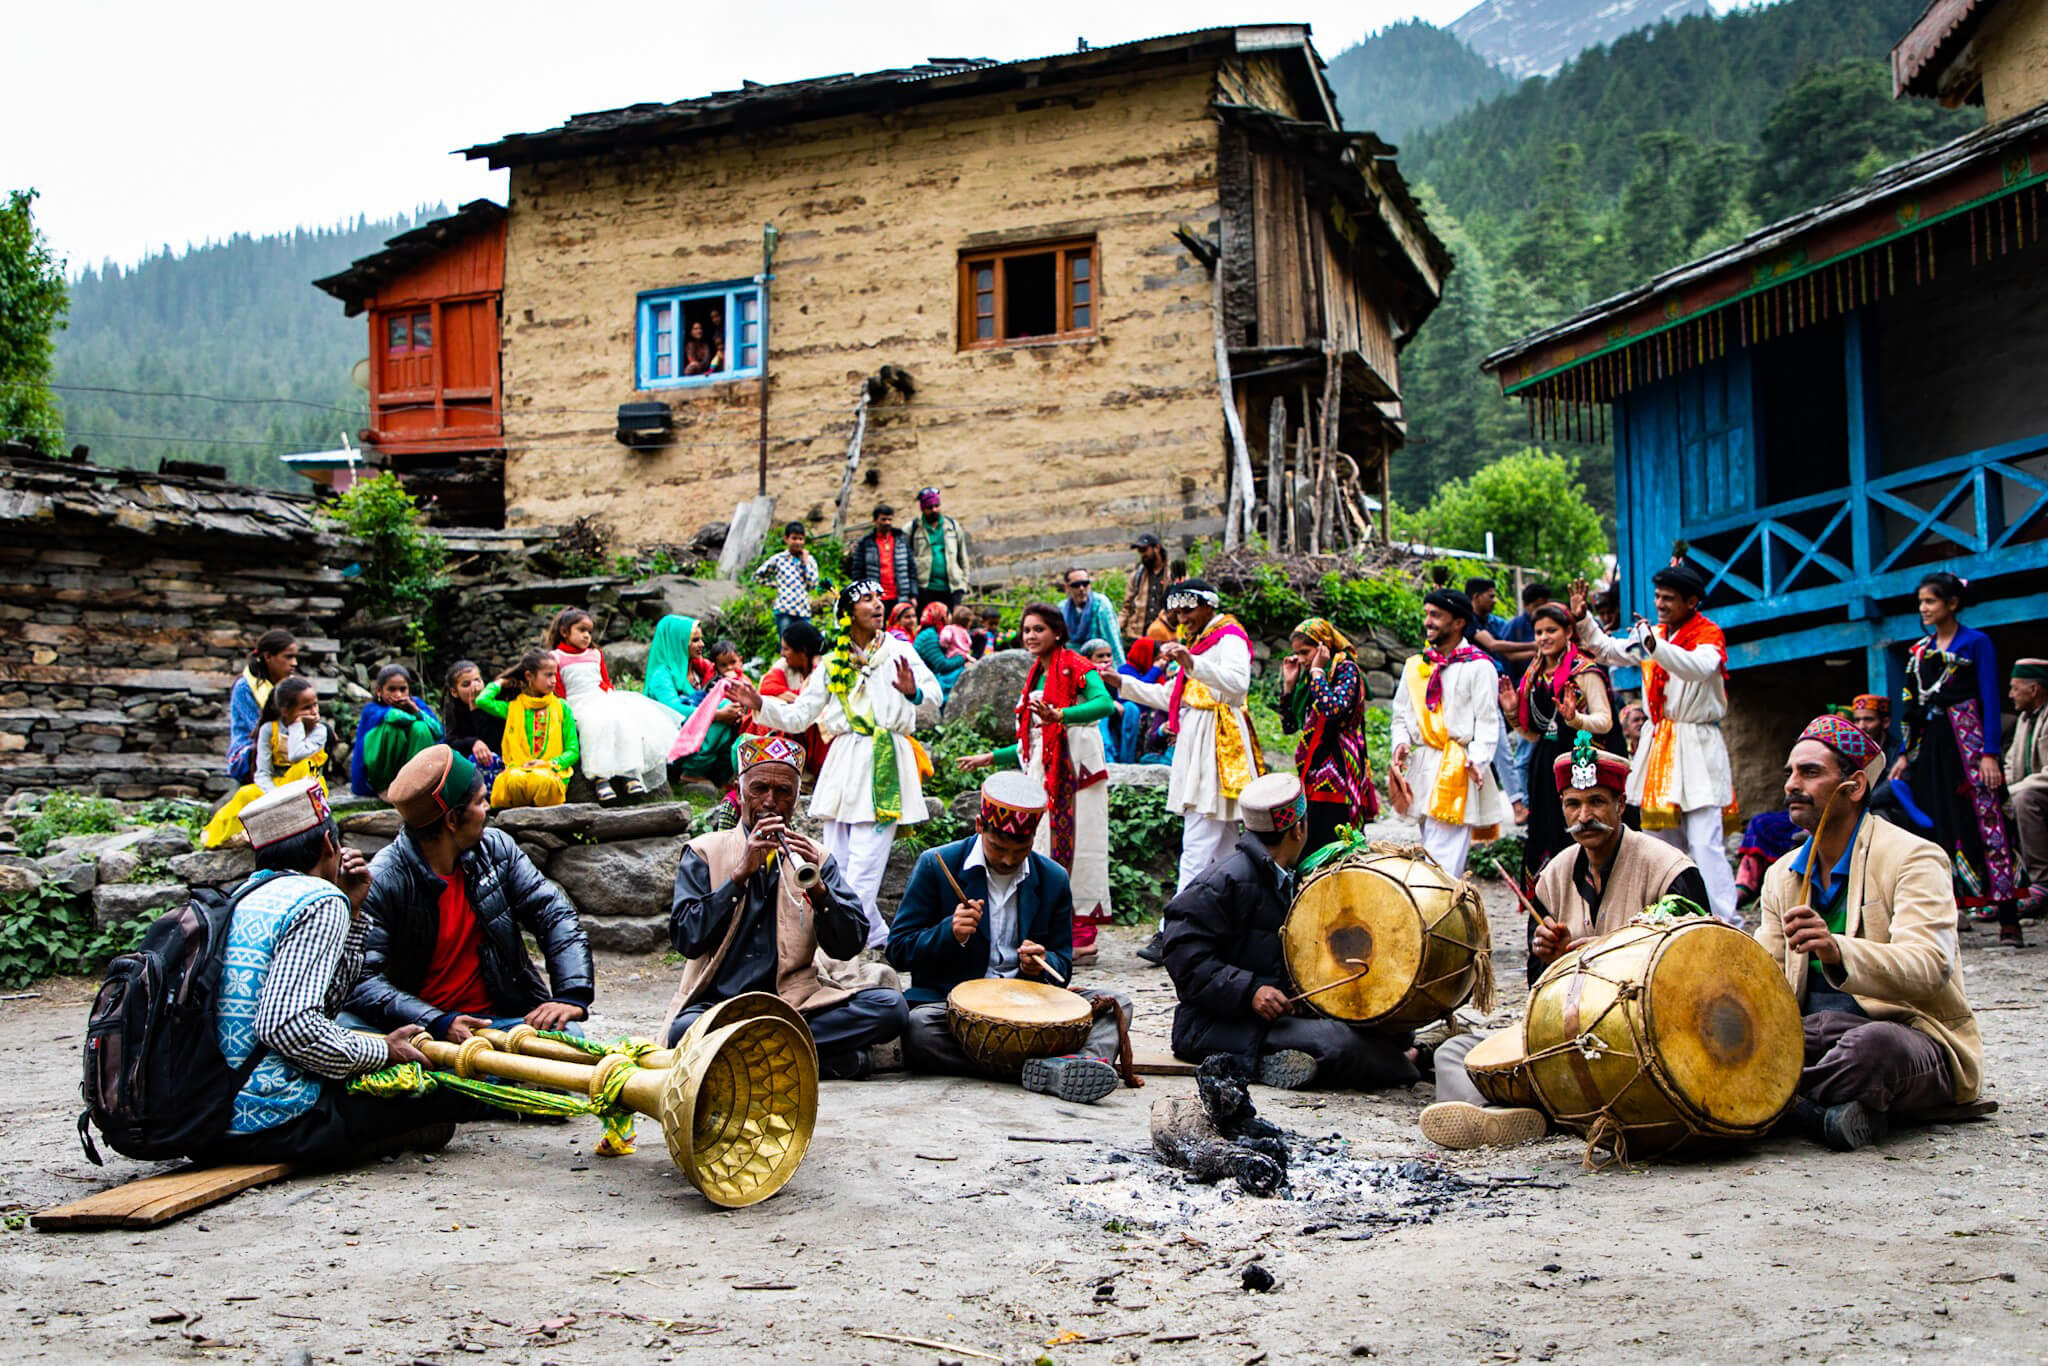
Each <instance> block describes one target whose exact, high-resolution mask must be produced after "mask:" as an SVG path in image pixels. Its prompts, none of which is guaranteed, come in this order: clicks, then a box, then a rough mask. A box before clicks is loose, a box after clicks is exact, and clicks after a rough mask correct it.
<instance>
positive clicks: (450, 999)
mask: <svg viewBox="0 0 2048 1366" xmlns="http://www.w3.org/2000/svg"><path fill="white" fill-rule="evenodd" d="M385 795H386V796H387V797H388V798H389V799H390V801H391V804H392V805H393V806H394V807H396V808H398V817H399V819H400V820H402V821H404V822H405V829H404V830H402V831H400V832H399V836H398V838H397V839H395V840H393V841H392V842H391V843H390V844H389V845H387V846H386V847H385V848H384V849H383V850H382V851H381V852H380V853H379V854H378V855H377V857H376V858H375V859H373V860H372V861H371V863H370V894H369V896H368V897H367V898H365V900H364V902H363V916H364V918H365V920H366V921H367V922H368V931H367V933H366V935H365V937H364V941H363V980H362V981H360V982H358V983H357V984H356V987H355V990H354V991H353V992H351V993H350V994H349V998H348V1008H349V1014H350V1016H351V1020H350V1021H349V1022H350V1023H353V1022H354V1021H355V1020H361V1021H363V1022H365V1023H367V1024H368V1025H369V1026H370V1027H372V1028H375V1029H379V1030H384V1029H392V1028H395V1027H397V1026H399V1025H402V1024H416V1025H423V1026H425V1027H426V1030H427V1032H428V1033H430V1034H432V1035H433V1036H434V1037H435V1038H437V1039H444V1040H446V1041H447V1042H449V1043H462V1042H463V1041H464V1040H466V1039H468V1038H469V1035H470V1032H471V1031H472V1030H474V1029H478V1028H481V1027H483V1026H485V1025H496V1026H498V1027H499V1028H501V1029H503V1028H509V1027H510V1026H512V1025H515V1024H520V1023H525V1024H529V1025H531V1026H533V1027H534V1028H535V1029H571V1030H573V1029H577V1028H578V1026H577V1025H576V1023H575V1022H576V1021H578V1020H581V1019H583V1018H584V1016H585V1015H587V1014H588V1013H589V1010H590V1003H591V1000H592V999H593V997H594V996H595V995H596V989H597V988H596V982H597V979H596V975H595V973H594V972H593V971H592V970H591V964H590V940H589V939H588V938H587V937H586V936H585V934H584V933H583V925H582V923H581V921H579V920H578V919H577V916H576V907H575V906H573V905H572V904H570V901H569V898H568V897H566V896H564V895H562V889H561V888H559V887H557V886H556V885H555V884H554V883H552V882H550V881H548V880H547V878H545V877H543V876H542V875H541V871H540V869H538V868H536V867H534V866H533V862H532V860H530V859H528V858H527V857H526V855H525V854H524V853H522V852H521V851H520V848H519V846H518V845H517V844H515V843H513V840H512V837H511V836H510V835H508V834H506V833H505V832H504V831H503V830H491V829H487V828H486V827H485V824H484V818H485V817H486V816H487V815H488V814H489V811H490V788H489V785H488V784H487V783H485V782H484V780H483V775H482V774H481V773H479V772H478V771H477V767H476V765H475V764H472V763H471V762H470V761H469V757H468V756H467V755H465V754H462V753H459V752H458V751H456V750H454V749H451V748H450V747H448V746H447V745H433V746H430V747H429V748H427V749H423V750H421V751H420V752H419V753H418V754H415V755H414V756H413V757H412V758H411V759H409V760H407V761H406V765H405V767H404V768H402V769H400V770H399V771H398V776H397V777H395V778H393V779H392V780H391V786H390V788H388V789H387V790H386V793H385ZM528 934H530V935H532V936H533V938H534V942H535V943H537V944H539V945H540V950H541V954H542V956H543V957H544V958H546V960H547V965H548V979H547V981H545V982H543V981H542V980H541V975H540V973H539V972H537V971H536V970H535V969H534V966H533V960H532V959H531V958H529V957H527V953H526V943H525V938H524V936H525V935H528Z"/></svg>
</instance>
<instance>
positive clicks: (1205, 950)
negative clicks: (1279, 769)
mask: <svg viewBox="0 0 2048 1366" xmlns="http://www.w3.org/2000/svg"><path fill="white" fill-rule="evenodd" d="M1237 806H1238V810H1239V812H1240V813H1242V815H1243V816H1244V824H1245V833H1244V834H1243V835H1241V836H1239V837H1238V841H1237V845H1236V847H1235V848H1233V849H1232V850H1230V852H1229V853H1228V854H1226V855H1225V856H1224V857H1223V858H1222V859H1221V860H1220V861H1219V862H1216V863H1213V864H1211V865H1210V866H1209V868H1208V871H1206V872H1204V873H1203V874H1202V875H1201V876H1199V877H1197V878H1196V879H1195V880H1194V881H1193V882H1191V883H1189V884H1188V885H1187V887H1185V888H1184V889H1182V890H1181V892H1180V893H1179V894H1178V895H1176V896H1175V897H1174V898H1173V900H1171V901H1169V902H1167V903H1166V915H1165V917H1164V929H1163V931H1162V933H1163V934H1164V936H1165V944H1164V947H1165V951H1166V971H1167V973H1168V974H1169V975H1170V976H1172V978H1173V986H1174V990H1175V991H1177V992H1178V993H1179V994H1180V1005H1179V1006H1178V1007H1177V1008H1176V1009H1175V1010H1174V1012H1173V1055H1174V1056H1175V1057H1177V1058H1181V1059H1183V1060H1185V1061H1187V1062H1193V1063H1199V1062H1202V1061H1204V1060H1206V1059H1208V1058H1211V1057H1213V1056H1215V1055H1216V1054H1218V1053H1231V1054H1235V1055H1237V1056H1239V1057H1243V1058H1248V1059H1250V1060H1252V1062H1253V1063H1254V1071H1253V1076H1254V1077H1256V1078H1257V1079H1258V1080H1259V1081H1260V1082H1261V1083H1263V1084H1265V1085H1267V1086H1280V1087H1286V1088H1288V1089H1293V1088H1296V1087H1301V1086H1307V1085H1308V1084H1309V1083H1310V1082H1312V1081H1321V1082H1322V1083H1323V1084H1324V1085H1326V1086H1356V1087H1359V1088H1361V1089H1371V1088H1375V1087H1381V1086H1406V1085H1407V1084H1408V1083H1409V1082H1412V1081H1416V1080H1419V1079H1420V1076H1421V1074H1420V1073H1418V1072H1417V1071H1416V1070H1415V1062H1414V1059H1413V1056H1412V1055H1411V1054H1410V1053H1409V1052H1408V1040H1407V1039H1405V1038H1403V1037H1401V1036H1398V1035H1394V1034H1390V1033H1387V1032H1385V1031H1383V1030H1377V1029H1371V1028H1367V1027H1364V1026H1360V1025H1354V1024H1348V1023H1346V1022H1345V1021H1343V1020H1332V1019H1326V1018H1325V1017H1323V1016H1321V1015H1318V1014H1316V1013H1315V1012H1314V1011H1313V1010H1312V1009H1311V1008H1310V1007H1309V1006H1308V1005H1306V1004H1305V1003H1292V1004H1290V1003H1289V1001H1288V996H1287V993H1288V990H1289V982H1288V976H1287V966H1286V961H1285V958H1284V955H1283V951H1282V949H1281V945H1280V929H1281V926H1282V925H1284V924H1285V923H1286V921H1287V907H1288V903H1289V902H1290V901H1291V900H1292V899H1293V894H1294V866H1295V865H1296V864H1297V863H1299V862H1300V861H1301V856H1302V853H1303V851H1304V850H1305V849H1307V847H1308V801H1307V798H1306V795H1305V794H1304V793H1303V792H1302V788H1301V780H1300V779H1299V778H1296V777H1295V776H1294V775H1293V774H1291V773H1269V774H1267V775H1266V776H1265V777H1263V778H1259V779H1256V780H1255V781H1253V782H1252V783H1250V784H1248V785H1247V786H1246V787H1245V789H1244V791H1243V792H1241V793H1239V794H1238V799H1237Z"/></svg>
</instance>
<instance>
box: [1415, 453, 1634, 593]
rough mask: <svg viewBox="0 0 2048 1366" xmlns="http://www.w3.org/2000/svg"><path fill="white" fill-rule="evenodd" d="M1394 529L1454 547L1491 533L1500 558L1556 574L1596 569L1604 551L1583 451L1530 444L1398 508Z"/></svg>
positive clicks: (1474, 543) (1475, 545)
mask: <svg viewBox="0 0 2048 1366" xmlns="http://www.w3.org/2000/svg"><path fill="white" fill-rule="evenodd" d="M1395 531H1396V533H1397V534H1398V535H1401V536H1403V537H1405V538H1407V539H1409V540H1416V541H1424V542H1427V543H1429V544H1432V545H1439V546H1449V547H1451V548H1453V549H1457V550H1478V549H1483V548H1484V547H1485V545H1486V536H1487V533H1488V532H1491V533H1492V534H1493V553H1494V558H1495V559H1497V560H1500V561H1502V562H1504V563H1507V564H1519V565H1526V566H1528V567H1529V568H1531V569H1535V570H1537V571H1538V572H1540V573H1542V574H1543V575H1544V576H1546V577H1547V578H1550V579H1551V580H1553V581H1569V580H1571V579H1573V578H1577V577H1579V576H1580V575H1591V574H1592V573H1593V572H1594V571H1595V570H1596V569H1597V568H1598V567H1599V563H1600V556H1601V555H1603V554H1604V553H1606V550H1607V536H1606V533H1605V532H1603V531H1602V530H1601V527H1600V514H1599V513H1597V512H1595V511H1594V510H1593V506H1592V504H1591V503H1590V502H1588V501H1587V498H1586V486H1585V485H1584V483H1582V482H1581V481H1580V478H1579V460H1578V457H1577V456H1563V455H1556V454H1553V453H1552V452H1549V451H1544V450H1538V449H1535V448H1533V447H1531V448H1529V449H1526V450H1523V451H1521V452H1519V453H1517V454H1515V455H1511V456H1509V457H1508V458H1507V459H1505V460H1501V461H1498V462H1497V463H1495V464H1492V465H1489V466H1487V467H1486V468H1485V469H1483V470H1480V471H1479V472H1478V473H1477V474H1474V475H1473V476H1472V477H1471V478H1470V479H1460V480H1455V481H1453V482H1451V483H1449V484H1446V485H1444V487H1443V488H1442V489H1440V490H1438V492H1437V495H1436V497H1435V498H1434V499H1432V500H1431V501H1430V503H1429V505H1428V506H1427V507H1425V508H1423V509H1422V510H1421V511H1420V512H1415V513H1401V512H1397V515H1396V522H1395Z"/></svg>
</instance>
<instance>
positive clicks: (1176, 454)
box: [504, 65, 1225, 576]
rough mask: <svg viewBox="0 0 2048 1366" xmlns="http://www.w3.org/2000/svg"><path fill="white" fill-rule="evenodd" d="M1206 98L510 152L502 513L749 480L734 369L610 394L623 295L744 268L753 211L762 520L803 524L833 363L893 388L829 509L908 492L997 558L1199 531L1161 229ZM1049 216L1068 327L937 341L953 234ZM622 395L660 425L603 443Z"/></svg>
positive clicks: (1191, 410)
mask: <svg viewBox="0 0 2048 1366" xmlns="http://www.w3.org/2000/svg"><path fill="white" fill-rule="evenodd" d="M1217 94H1218V72H1217V70H1216V69H1215V68H1214V67H1213V66H1212V65H1199V66H1194V67H1189V68H1184V69H1172V70H1169V71H1165V72H1161V73H1157V74H1153V75H1150V76H1147V77H1146V78H1144V79H1139V80H1131V79H1126V80H1123V81H1119V82H1112V83H1102V84H1095V85H1085V84H1076V85H1069V86H1061V87H1060V88H1059V89H1058V91H1057V93H1053V92H1050V91H1047V92H1032V91H1026V92H1022V93H1021V94H1011V95H1006V96H994V95H991V96H987V97H976V98H974V99H966V100H960V101H957V102H948V103H947V104H945V105H943V106H940V107H934V108H920V109H913V110H909V111H903V112H897V113H879V114H874V115H868V116H862V117H859V118H842V119H833V120H823V121H817V122H813V123H809V124H800V125H796V126H792V127H787V128H782V129H776V130H770V131H766V132H761V133H757V134H754V135H751V136H749V137H746V138H719V139H712V140H705V141H700V142H695V143H691V144H689V145H687V146H680V147H666V148H664V147H653V148H641V149H635V150H632V151H629V152H621V153H612V154H607V155H605V156H601V157H594V158H588V159H583V160H577V161H570V162H547V163H541V164H538V165H533V166H521V167H515V168H514V169H513V171H512V189H511V203H512V215H511V219H510V222H509V233H510V237H509V241H508V248H509V249H508V252H507V267H506V280H505V314H504V366H505V392H506V394H507V402H506V414H505V437H506V446H507V461H506V506H507V519H508V522H509V523H510V524H512V525H522V524H526V523H532V522H545V521H565V520H568V519H569V518H571V517H573V516H575V515H577V514H579V513H593V514H595V515H596V516H598V517H599V518H600V519H601V520H603V521H605V522H606V523H608V524H609V525H610V527H611V528H612V530H613V532H614V534H615V535H616V536H617V537H618V538H619V539H620V540H621V541H623V542H627V543H636V542H646V541H654V540H664V539H673V538H674V537H675V535H676V533H677V529H678V528H684V529H688V528H693V527H695V526H697V525H698V524H699V523H701V522H703V521H704V520H705V518H707V517H712V516H724V515H726V514H727V513H728V512H730V510H731V509H732V508H733V507H734V506H735V505H736V504H737V503H739V502H740V501H741V500H742V499H745V498H749V497H751V496H753V494H754V491H755V481H756V461H757V451H758V447H757V444H756V443H757V438H758V434H759V412H760V410H759V406H758V405H759V402H760V386H759V383H758V381H757V380H755V379H752V378H745V379H734V380H729V381H722V382H714V383H710V384H705V385H701V386H696V387H691V388H687V389H674V388H670V389H658V390H651V391H643V390H639V389H636V388H635V384H636V368H635V348H636V344H637V329H638V318H637V311H638V310H637V299H638V296H639V295H640V294H641V292H643V291H647V290H654V289H663V288H668V287H674V286H695V285H703V284H712V283H717V282H721V281H745V280H748V279H750V278H751V277H753V276H754V275H756V274H757V273H758V272H759V271H760V269H761V238H762V231H761V230H762V225H763V224H764V223H767V222H773V223H774V224H775V225H776V227H777V229H778V231H779V233H780V244H779V249H778V255H777V258H776V261H775V279H774V282H773V294H772V299H771V312H770V321H769V326H768V342H769V373H770V379H769V386H768V387H769V399H768V402H769V421H768V487H769V492H770V493H771V494H773V495H775V496H776V498H777V500H778V503H777V508H776V517H777V519H778V520H788V519H804V518H809V519H811V520H813V521H814V522H818V521H824V522H828V523H829V520H830V518H831V516H832V510H833V504H834V502H835V499H836V496H837V493H838V488H839V482H840V472H841V468H842V465H843V463H844V460H845V456H846V451H847V443H848V438H849V436H850V435H851V432H852V428H853V409H854V404H855V400H856V397H857V393H858V390H859V386H860V384H861V381H862V380H863V378H864V377H866V376H869V375H872V374H874V373H875V372H876V371H877V369H878V368H879V367H880V366H882V365H883V364H884V363H890V364H894V365H898V366H901V367H902V368H903V369H904V370H907V371H908V372H909V373H910V375H911V377H912V379H913V380H914V382H915V385H916V393H915V395H914V396H912V397H910V398H908V399H904V398H902V397H898V396H893V395H892V396H891V397H890V398H889V399H888V400H886V401H885V402H883V403H881V404H879V405H877V406H876V407H875V409H874V410H873V413H872V415H871V419H870V423H869V426H868V429H867V435H866V440H865V442H864V446H863V460H862V466H861V478H860V479H858V480H857V481H856V484H855V487H854V495H853V498H852V501H851V505H850V521H851V523H852V524H854V525H856V526H858V525H860V524H863V523H864V522H865V521H866V516H867V512H868V509H869V508H870V507H872V505H873V504H874V503H875V502H877V501H887V502H890V503H892V504H894V505H895V506H896V507H897V508H898V509H899V515H900V517H901V516H903V515H907V513H908V511H909V509H910V508H911V507H912V498H913V495H914V493H915V492H916V490H917V489H919V488H920V487H922V486H924V485H928V484H929V485H936V486H938V487H939V488H941V489H942V490H944V491H945V495H946V507H947V510H948V512H950V513H952V514H953V515H955V516H956V517H958V518H959V519H960V521H961V524H962V526H963V528H964V529H965V530H966V532H967V534H968V536H969V538H970V554H971V555H972V557H973V558H974V559H975V560H976V561H977V562H978V563H982V564H1008V565H1011V566H1013V568H1012V570H1011V571H1010V572H1030V570H1031V569H1033V568H1038V567H1044V566H1050V565H1054V564H1057V563H1063V562H1064V559H1065V558H1066V557H1069V556H1074V555H1084V554H1087V553H1089V552H1103V551H1108V550H1112V549H1113V550H1116V551H1118V552H1119V553H1121V552H1122V550H1123V547H1124V546H1126V545H1127V544H1128V542H1129V540H1130V538H1131V536H1132V535H1133V534H1134V533H1135V532H1137V531H1140V530H1145V529H1151V530H1155V531H1158V532H1160V533H1161V534H1163V535H1164V534H1182V535H1189V534H1202V533H1205V532H1212V531H1214V530H1216V529H1218V528H1219V527H1220V512H1221V508H1222V503H1223V498H1224V469H1225V444H1224V443H1225V428H1224V424H1223V421H1222V414H1221V409H1220V405H1219V400H1218V394H1217V382H1216V353H1215V321H1214V314H1213V307H1212V286H1211V282H1210V276H1209V274H1208V272H1207V270H1206V269H1204V268H1203V266H1202V265H1201V264H1200V262H1199V261H1197V260H1196V259H1195V258H1194V257H1193V256H1192V255H1191V254H1190V252H1189V251H1188V250H1187V248H1186V247H1184V246H1183V245H1182V244H1181V243H1180V242H1179V241H1177V240H1176V239H1175V236H1174V233H1175V230H1176V228H1178V227H1180V226H1182V225H1186V226H1187V227H1189V228H1190V229H1191V230H1193V231H1195V232H1201V233H1207V234H1210V235H1212V236H1213V234H1214V233H1215V232H1216V220H1217V202H1218V193H1217V145H1218V127H1217V123H1216V121H1215V117H1214V115H1213V114H1212V112H1211V111H1210V108H1209V106H1210V103H1211V101H1212V100H1213V99H1214V98H1216V97H1217ZM1076 238H1092V239H1093V240H1094V241H1095V243H1096V249H1097V256H1096V279H1095V290H1096V300H1095V308H1096V334H1095V335H1094V336H1093V337H1089V338H1085V339H1078V340H1063V341H1050V342H1040V343H1032V344H1017V345H1009V346H1002V347H997V348H993V349H982V350H964V349H962V346H961V340H962V338H961V322H960V312H961V305H960V297H959V296H960V290H961V270H960V261H961V256H962V254H963V252H972V251H976V250H982V249H989V248H996V247H1007V246H1014V245H1019V244H1023V243H1028V242H1032V241H1036V240H1072V239H1076ZM650 399H660V400H663V401H665V402H667V403H668V404H669V405H670V407H671V409H672V410H673V412H674V420H675V426H676V435H675V440H674V441H673V442H671V443H670V444H668V445H665V446H661V447H657V448H654V449H651V450H640V451H636V450H631V449H628V448H627V447H625V446H623V445H620V444H619V443H618V442H617V441H615V440H614V438H613V428H614V425H615V423H614V414H615V412H616V409H617V407H618V405H620V404H621V403H627V402H636V401H647V400H650ZM899 524H900V522H899ZM1039 562H1043V564H1042V565H1041V564H1040V563H1039ZM1006 576H1007V574H1006Z"/></svg>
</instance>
